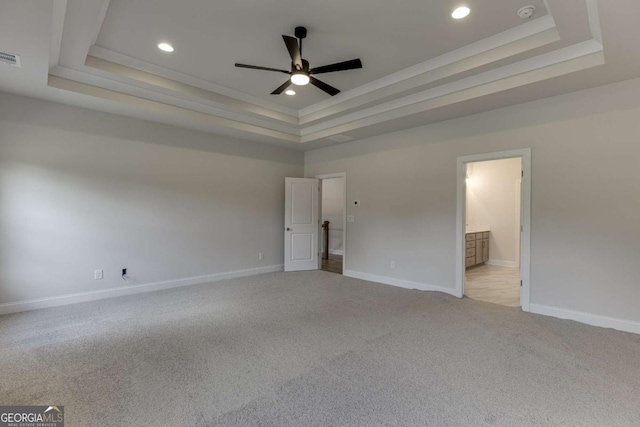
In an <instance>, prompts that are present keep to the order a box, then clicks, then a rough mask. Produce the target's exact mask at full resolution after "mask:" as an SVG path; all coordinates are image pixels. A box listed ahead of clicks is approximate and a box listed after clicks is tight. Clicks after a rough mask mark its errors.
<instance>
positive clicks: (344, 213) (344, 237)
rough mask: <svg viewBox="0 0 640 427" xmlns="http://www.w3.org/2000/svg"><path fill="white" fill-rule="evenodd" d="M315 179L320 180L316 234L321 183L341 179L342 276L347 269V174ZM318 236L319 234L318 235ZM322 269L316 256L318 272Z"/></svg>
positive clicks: (323, 175) (337, 173)
mask: <svg viewBox="0 0 640 427" xmlns="http://www.w3.org/2000/svg"><path fill="white" fill-rule="evenodd" d="M315 178H316V179H318V180H320V185H319V188H320V195H319V197H318V210H319V212H318V218H319V221H318V233H322V224H321V223H322V181H323V180H325V179H331V178H343V185H344V199H343V201H342V207H343V210H342V274H343V275H344V272H345V271H346V268H347V173H346V172H336V173H327V174H322V175H316V176H315ZM318 235H319V236H320V234H318ZM320 240H321V239H320V238H318V253H322V248H321V244H322V243H321V242H320ZM320 269H322V258H321V257H320V256H318V270H320Z"/></svg>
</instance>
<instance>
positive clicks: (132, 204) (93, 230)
mask: <svg viewBox="0 0 640 427" xmlns="http://www.w3.org/2000/svg"><path fill="white" fill-rule="evenodd" d="M302 174H303V156H302V154H301V153H299V152H293V151H290V150H284V149H281V148H276V147H272V146H268V145H265V144H256V143H248V142H242V141H236V140H233V139H229V138H223V137H216V136H213V135H208V134H204V133H199V132H193V131H188V130H182V129H178V128H174V127H171V126H164V125H160V124H157V123H151V122H145V121H141V120H136V119H130V118H125V117H120V116H115V115H110V114H104V113H99V112H94V111H90V110H85V109H80V108H75V107H69V106H64V105H61V104H55V103H50V102H45V101H40V100H34V99H30V98H24V97H19V96H13V95H7V94H2V96H0V303H7V302H13V301H20V300H26V299H34V298H45V297H52V296H58V295H65V294H72V293H78V292H87V291H96V290H103V289H108V288H113V287H119V286H123V285H126V284H127V283H125V282H123V281H122V279H121V278H120V269H121V268H123V267H126V268H128V269H129V274H130V275H131V276H132V277H131V282H128V283H129V284H144V283H153V282H158V281H166V280H174V279H182V278H188V277H194V276H200V275H209V274H215V273H221V272H229V271H237V270H243V269H250V268H256V267H261V266H270V265H278V264H282V262H283V250H282V247H283V233H282V227H283V214H284V178H285V177H286V176H302ZM259 252H264V253H265V259H264V260H258V253H259ZM96 269H103V270H104V279H103V280H94V279H93V274H94V270H96Z"/></svg>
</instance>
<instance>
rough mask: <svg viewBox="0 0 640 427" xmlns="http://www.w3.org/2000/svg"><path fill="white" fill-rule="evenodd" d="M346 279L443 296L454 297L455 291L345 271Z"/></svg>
mask: <svg viewBox="0 0 640 427" xmlns="http://www.w3.org/2000/svg"><path fill="white" fill-rule="evenodd" d="M343 274H344V275H345V276H347V277H352V278H354V279H360V280H366V281H369V282H376V283H382V284H384V285H391V286H397V287H399V288H405V289H417V290H419V291H433V292H444V293H445V294H449V295H453V296H457V295H456V290H455V289H452V288H444V287H442V286H435V285H428V284H426V283H419V282H412V281H410V280H403V279H396V278H395V277H387V276H378V275H375V274H369V273H362V272H360V271H354V270H345V271H344V273H343Z"/></svg>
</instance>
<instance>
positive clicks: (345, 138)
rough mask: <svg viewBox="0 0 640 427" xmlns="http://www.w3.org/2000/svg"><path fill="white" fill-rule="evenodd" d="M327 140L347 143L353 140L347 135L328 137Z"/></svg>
mask: <svg viewBox="0 0 640 427" xmlns="http://www.w3.org/2000/svg"><path fill="white" fill-rule="evenodd" d="M327 139H328V140H330V141H333V142H347V141H351V140H352V139H353V138H351V137H350V136H347V135H342V134H339V135H333V136H329V137H327Z"/></svg>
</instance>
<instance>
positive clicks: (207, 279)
mask: <svg viewBox="0 0 640 427" xmlns="http://www.w3.org/2000/svg"><path fill="white" fill-rule="evenodd" d="M282 267H283V266H282V264H278V265H269V266H266V267H256V268H248V269H245V270H236V271H228V272H225V273H214V274H207V275H204V276H195V277H187V278H183V279H175V280H166V281H162V282H154V283H145V284H142V285H132V286H120V287H117V288H111V289H102V290H99V291H89V292H80V293H76V294H68V295H60V296H55V297H48V298H36V299H30V300H22V301H15V302H9V303H4V304H0V315H3V314H9V313H18V312H21V311H29V310H38V309H41V308H49V307H58V306H61V305H69V304H77V303H81V302H88V301H96V300H101V299H106V298H114V297H121V296H125V295H134V294H141V293H145V292H154V291H160V290H163V289H171V288H178V287H182V286H191V285H199V284H202V283H211V282H217V281H219V280H224V279H233V278H236V277H244V276H254V275H256V274H263V273H273V272H276V271H281V270H282Z"/></svg>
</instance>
